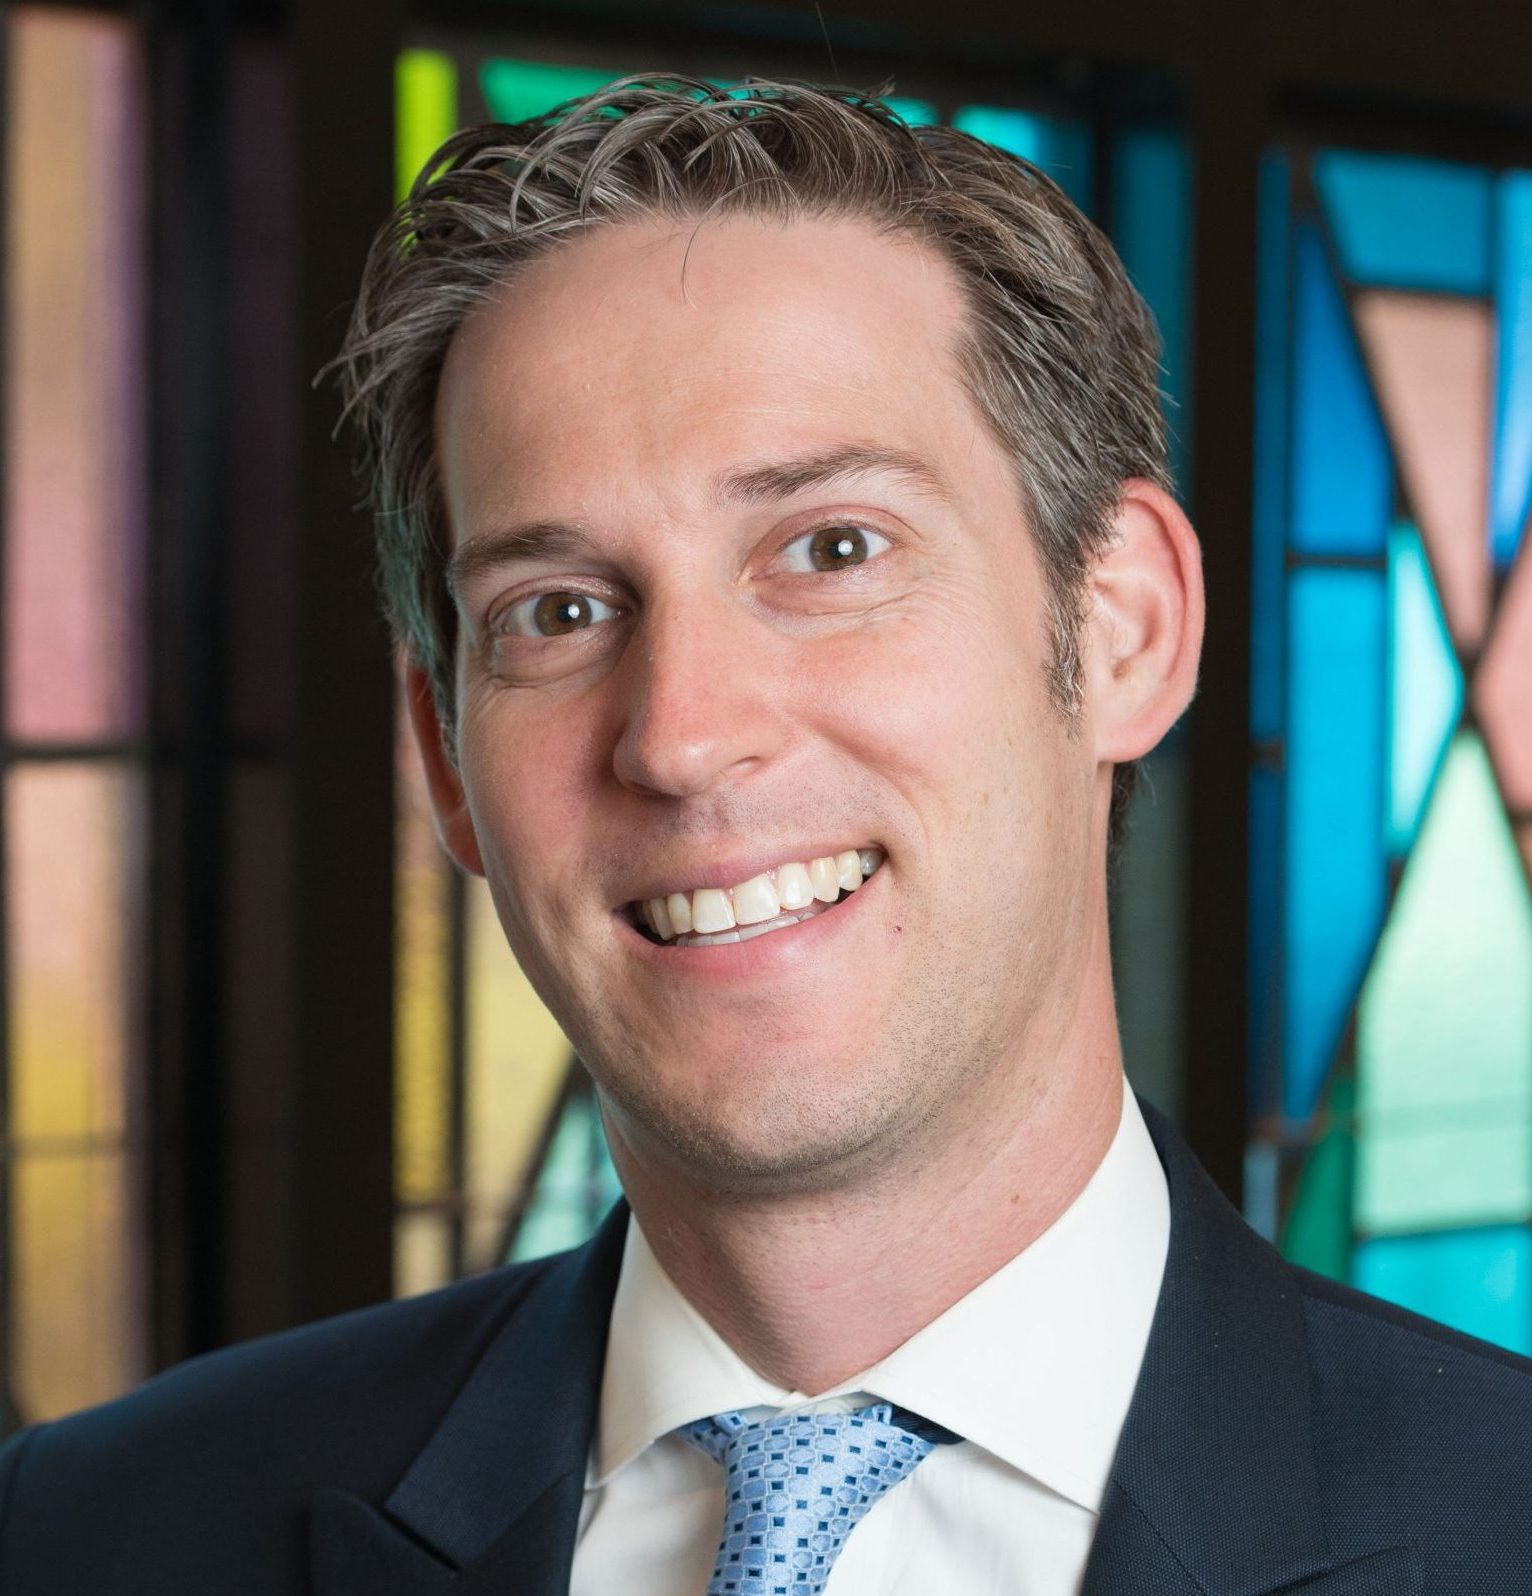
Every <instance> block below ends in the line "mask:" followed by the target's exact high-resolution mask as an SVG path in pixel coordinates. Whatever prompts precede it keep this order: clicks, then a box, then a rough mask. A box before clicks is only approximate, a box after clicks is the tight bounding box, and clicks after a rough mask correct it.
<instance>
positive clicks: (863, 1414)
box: [0, 81, 1532, 1596]
mask: <svg viewBox="0 0 1532 1596" xmlns="http://www.w3.org/2000/svg"><path fill="white" fill-rule="evenodd" d="M444 162H445V164H444V165H442V166H441V167H440V169H439V170H438V171H437V172H436V174H435V176H434V178H433V180H431V181H424V180H423V181H422V182H421V183H419V184H417V185H416V188H415V190H414V192H413V194H412V195H411V198H410V200H409V201H408V202H407V204H406V205H405V206H404V207H403V208H402V209H401V212H400V214H399V216H398V217H397V218H396V221H395V223H394V226H393V228H392V229H391V231H389V232H388V233H386V234H385V235H384V236H383V237H382V238H381V239H380V241H379V243H378V245H377V247H376V248H375V250H374V253H373V256H372V259H371V261H370V263H369V267H368V275H367V279H366V282H365V284H364V289H363V294H362V297H361V300H360V303H359V306H358V310H357V315H356V320H355V323H354V326H353V329H352V334H351V338H350V340H349V343H348V348H347V351H346V355H345V357H344V359H345V363H346V364H345V370H346V373H347V380H348V383H349V389H350V399H351V403H352V405H353V407H354V408H355V410H356V411H357V412H358V414H359V416H360V417H361V420H362V422H363V426H364V430H365V434H366V437H367V439H368V445H369V463H370V468H371V471H372V473H373V477H374V481H375V484H376V491H377V496H378V504H379V509H380V535H381V549H382V559H383V573H384V582H385V589H386V592H387V595H388V599H389V603H390V606H391V610H392V613H393V615H394V618H395V620H396V623H397V625H398V627H399V631H400V635H401V638H402V640H403V644H404V647H405V650H406V656H407V660H408V664H409V673H410V677H409V679H410V689H411V705H412V711H413V717H414V725H415V731H416V734H417V736H418V738H419V741H420V745H421V748H422V750H423V753H424V755H425V760H426V765H427V770H428V773H429V777H430V782H431V788H432V795H433V799H434V802H435V807H436V811H437V815H438V819H439V822H440V827H441V832H442V836H443V839H444V841H445V843H446V845H447V847H448V848H449V849H450V851H451V853H452V855H453V857H454V858H455V859H456V860H457V861H458V862H459V864H460V865H461V866H462V867H463V868H464V869H467V870H472V871H475V872H481V873H483V874H484V875H485V876H486V877H487V879H488V881H489V884H490V887H491V889H492V891H493V894H494V898H495V902H496V905H497V907H498V910H499V913H500V916H501V919H502V922H503V924H504V927H505V930H506V934H507V936H508V938H509V940H510V943H511V946H512V947H513V948H514V950H515V952H516V954H517V956H518V958H519V959H520V960H521V962H522V965H523V967H524V968H525V969H526V970H527V972H528V974H529V976H530V977H531V979H532V980H533V982H534V983H535V985H536V986H537V988H538V990H539V992H540V993H541V994H542V995H543V997H544V998H545V999H546V1001H547V1002H548V1004H549V1005H550V1006H551V1008H552V1009H553V1011H554V1012H555V1013H556V1014H557V1015H558V1016H559V1018H560V1020H561V1021H562V1022H563V1023H564V1025H565V1027H566V1028H567V1030H568V1032H569V1034H570V1036H571V1038H572V1039H573V1041H574V1043H575V1045H576V1047H577V1048H578V1050H579V1053H580V1056H581V1057H582V1059H584V1060H585V1062H586V1064H587V1065H588V1066H589V1068H590V1070H591V1072H592V1074H593V1076H594V1078H595V1080H596V1083H597V1086H598V1088H599V1090H600V1093H601V1101H602V1106H603V1112H604V1116H605V1122H606V1127H607V1132H608V1136H609V1139H610V1142H611V1146H612V1152H613V1157H614V1159H615V1161H616V1164H617V1167H618V1170H619V1172H620V1174H621V1176H622V1181H623V1186H624V1189H625V1191H626V1194H627V1199H628V1203H629V1204H630V1205H631V1217H630V1215H629V1213H628V1211H627V1209H626V1208H622V1209H619V1210H618V1211H617V1213H615V1214H614V1215H613V1217H612V1218H611V1219H610V1220H609V1221H608V1222H607V1224H606V1225H605V1226H604V1228H603V1229H602V1231H601V1232H600V1233H599V1234H598V1235H597V1237H596V1238H595V1240H594V1241H593V1242H592V1243H591V1244H590V1245H589V1246H588V1247H586V1248H584V1249H582V1250H581V1251H579V1252H577V1253H574V1254H571V1255H567V1256H564V1257H562V1258H558V1259H554V1260H551V1261H546V1262H543V1263H538V1264H533V1265H527V1266H522V1267H518V1268H514V1269H508V1270H505V1271H502V1272H500V1273H497V1274H495V1275H493V1276H490V1277H486V1278H483V1279H479V1280H473V1281H469V1282H466V1283H464V1284H463V1285H460V1286H457V1287H454V1288H451V1289H450V1290H448V1291H446V1292H443V1293H438V1294H436V1295H434V1296H431V1297H427V1298H423V1299H420V1300H417V1301H414V1302H409V1303H402V1304H395V1305H391V1306H388V1307H385V1308H382V1309H377V1310H373V1311H371V1312H369V1313H364V1314H360V1315H353V1316H349V1317H347V1318H344V1319H340V1320H337V1321H334V1322H331V1323H328V1324H325V1325H321V1326H317V1327H312V1328H310V1329H307V1330H304V1331H300V1332H297V1333H295V1334H292V1335H288V1336H284V1337H278V1338H275V1339H273V1340H270V1341H267V1342H262V1343H257V1344H255V1345H253V1346H249V1347H245V1348H240V1349H236V1350H235V1351H233V1352H229V1353H225V1354H222V1355H219V1356H217V1357H214V1358H211V1359H208V1360H203V1361H201V1362H200V1363H197V1364H194V1365H192V1366H189V1367H187V1368H186V1369H183V1370H181V1371H177V1372H174V1373H172V1374H170V1375H168V1376H166V1377H164V1378H162V1379H160V1380H158V1381H155V1382H152V1383H151V1384H150V1385H149V1386H148V1387H147V1388H145V1389H144V1390H143V1391H142V1392H140V1393H139V1394H137V1395H135V1396H133V1397H130V1398H128V1399H126V1400H125V1401H123V1402H120V1403H117V1404H114V1405H113V1406H111V1407H109V1408H106V1409H104V1410H102V1411H100V1412H98V1413H95V1414H90V1415H86V1416H84V1417H81V1418H78V1419H72V1420H68V1421H65V1422H63V1423H60V1424H58V1425H54V1426H51V1427H47V1428H44V1429H42V1430H40V1431H38V1432H35V1433H34V1434H32V1435H30V1436H26V1437H23V1438H21V1439H20V1440H19V1441H18V1442H17V1443H15V1444H13V1446H12V1448H11V1449H10V1450H9V1452H8V1453H7V1454H6V1455H5V1486H4V1489H5V1492H6V1495H7V1506H6V1520H5V1531H4V1537H3V1540H0V1588H3V1589H4V1590H5V1591H6V1592H7V1593H12V1592H16V1593H23V1592H33V1591H43V1590H47V1591H49V1592H82V1593H83V1592H86V1591H89V1592H90V1593H91V1596H106V1593H118V1592H130V1591H131V1592H139V1591H151V1590H152V1591H154V1592H156V1593H165V1592H182V1591H184V1592H193V1591H195V1592H199V1593H201V1592H209V1591H217V1592H220V1593H225V1592H246V1591H248V1592H256V1591H260V1592H275V1591H312V1592H316V1593H319V1596H362V1593H364V1592H365V1593H368V1596H375V1593H383V1592H390V1593H394V1592H397V1593H413V1592H421V1593H424V1592H442V1593H446V1592H449V1591H450V1592H463V1593H484V1596H488V1593H490V1592H494V1593H497V1596H509V1593H518V1596H519V1593H528V1596H530V1593H539V1596H553V1593H555V1592H563V1591H566V1590H569V1591H572V1592H574V1593H576V1596H595V1593H598V1592H612V1591H621V1592H623V1593H624V1596H660V1593H664V1596H687V1593H698V1596H700V1593H701V1592H703V1591H707V1592H708V1593H710V1596H715V1593H717V1596H722V1593H725V1592H738V1593H741V1596H757V1593H767V1592H782V1593H784V1596H785V1593H791V1596H809V1593H817V1592H821V1591H826V1590H828V1591H829V1592H830V1596H855V1593H863V1596H866V1593H871V1592H878V1593H880V1596H887V1593H895V1596H898V1593H914V1592H917V1591H918V1592H922V1593H925V1592H932V1591H941V1592H947V1591H953V1592H959V1593H962V1596H1000V1593H1002V1592H1004V1593H1013V1592H1026V1593H1035V1596H1063V1593H1065V1592H1076V1591H1081V1590H1083V1591H1085V1592H1087V1593H1088V1596H1114V1593H1129V1592H1131V1593H1134V1596H1144V1593H1166V1596H1170V1593H1180V1596H1195V1593H1203V1596H1211V1593H1221V1596H1258V1593H1263V1592H1273V1593H1275V1592H1278V1591H1281V1592H1292V1593H1297V1592H1302V1593H1305V1596H1384V1593H1388V1596H1395V1593H1401V1592H1415V1593H1425V1592H1432V1593H1437V1596H1449V1593H1450V1596H1470V1593H1475V1592H1484V1593H1489V1592H1496V1593H1501V1592H1508V1591H1515V1590H1532V1528H1529V1526H1528V1522H1527V1515H1526V1513H1525V1503H1526V1499H1527V1494H1526V1493H1527V1484H1528V1468H1527V1462H1528V1450H1529V1437H1532V1377H1529V1376H1532V1366H1529V1365H1528V1364H1526V1363H1524V1362H1522V1361H1521V1360H1518V1359H1516V1358H1513V1357H1511V1356H1509V1355H1507V1354H1503V1353H1501V1352H1498V1351H1496V1350H1495V1349H1493V1348H1490V1347H1487V1346H1485V1345H1483V1344H1480V1343H1477V1342H1473V1341H1470V1340H1468V1339H1466V1338H1464V1337H1461V1336H1458V1335H1455V1334H1453V1333H1452V1332H1449V1331H1447V1330H1444V1329H1442V1328H1441V1327H1439V1326H1435V1325H1432V1324H1430V1323H1428V1322H1426V1321H1423V1320H1420V1319H1417V1318H1414V1317H1413V1316H1411V1315H1408V1314H1404V1313H1401V1312H1398V1311H1396V1310H1393V1309H1391V1308H1387V1307H1385V1306H1382V1305H1380V1304H1378V1303H1376V1302H1372V1301H1370V1300H1368V1299H1365V1298H1363V1297H1360V1296H1358V1295H1356V1294H1354V1293H1351V1292H1349V1291H1346V1290H1344V1289H1343V1288H1340V1287H1337V1286H1334V1285H1331V1284H1329V1283H1327V1282H1324V1281H1321V1280H1318V1279H1316V1278H1314V1277H1312V1276H1308V1275H1305V1274H1303V1273H1302V1272H1300V1271H1297V1270H1293V1269H1291V1268H1289V1267H1288V1266H1286V1265H1285V1264H1284V1263H1283V1262H1282V1261H1281V1260H1280V1259H1279V1258H1278V1257H1277V1255H1276V1254H1275V1253H1273V1252H1272V1251H1271V1250H1270V1249H1269V1248H1267V1247H1266V1246H1265V1245H1264V1244H1263V1243H1262V1242H1260V1241H1259V1240H1257V1239H1256V1238H1255V1237H1254V1236H1253V1235H1252V1234H1251V1233H1250V1232H1249V1231H1248V1230H1246V1229H1245V1227H1244V1226H1243V1224H1242V1223H1241V1222H1240V1221H1239V1219H1238V1218H1237V1217H1236V1216H1235V1215H1234V1214H1233V1213H1232V1212H1231V1211H1230V1210H1229V1209H1228V1208H1227V1207H1226V1206H1225V1205H1224V1204H1223V1203H1222V1201H1221V1199H1220V1198H1219V1197H1218V1196H1217V1194H1216V1193H1215V1192H1214V1191H1213V1189H1212V1188H1211V1186H1210V1185H1209V1183H1208V1181H1207V1179H1206V1177H1205V1176H1204V1175H1203V1174H1202V1173H1201V1172H1200V1170H1199V1169H1198V1168H1197V1166H1196V1164H1195V1163H1194V1161H1193V1160H1192V1159H1191V1157H1190V1155H1189V1154H1188V1152H1187V1151H1186V1149H1185V1148H1184V1146H1183V1145H1182V1144H1181V1143H1180V1141H1179V1140H1178V1139H1177V1137H1176V1136H1175V1134H1174V1133H1173V1132H1172V1131H1171V1130H1170V1129H1169V1127H1168V1126H1167V1125H1166V1124H1165V1123H1164V1122H1163V1121H1162V1120H1160V1119H1159V1118H1158V1117H1157V1116H1154V1115H1153V1114H1152V1112H1148V1113H1145V1112H1141V1110H1140V1108H1139V1106H1138V1105H1137V1104H1136V1103H1135V1101H1134V1099H1133V1097H1132V1095H1131V1094H1130V1093H1127V1092H1125V1090H1124V1084H1123V1076H1122V1066H1121V1053H1120V1048H1119V1043H1118V1037H1117V1032H1116V1026H1115V1020H1114V1014H1113V1004H1112V984H1111V971H1110V967H1109V960H1108V952H1107V917H1106V857H1107V847H1108V836H1109V831H1110V829H1111V826H1112V823H1113V814H1114V806H1115V804H1117V803H1120V801H1121V795H1122V793H1123V792H1124V790H1125V787H1126V781H1125V779H1124V777H1123V775H1122V772H1123V771H1124V770H1125V769H1127V768H1129V767H1131V764H1132V761H1134V760H1135V759H1136V758H1138V757H1139V756H1141V755H1142V754H1144V753H1145V752H1146V751H1147V750H1149V749H1150V748H1151V747H1153V745H1154V744H1155V743H1156V742H1157V741H1158V739H1159V738H1160V737H1161V736H1162V735H1163V734H1164V732H1165V731H1166V730H1167V729H1168V728H1169V727H1170V726H1171V725H1172V723H1173V722H1174V721H1175V720H1176V719H1177V717H1178V716H1179V715H1180V714H1181V712H1182V711H1183V710H1184V708H1185V707H1186V704H1187V702H1188V700H1189V698H1190V696H1191V693H1192V690H1193V686H1194V679H1195V671H1196V663H1197V655H1198V647H1199V642H1200V634H1201V624H1202V593H1201V585H1200V574H1199V565H1198V554H1197V546H1196V542H1195V539H1194V537H1193V534H1192V532H1191V529H1190V528H1189V526H1188V525H1187V523H1186V520H1185V518H1184V516H1183V515H1182V513H1181V511H1180V509H1179V508H1178V506H1177V505H1176V503H1175V501H1174V499H1173V498H1172V497H1171V496H1170V494H1169V492H1168V491H1167V488H1166V480H1165V465H1164V442H1163V435H1162V427H1161V422H1160V417H1159V409H1158V403H1157V395H1156V392H1155V372H1156V352H1155V343H1154V338H1153V335H1152V331H1151V328H1150V324H1149V321H1148V318H1147V316H1146V314H1145V312H1144V310H1143V307H1142V306H1141V304H1140V303H1139V301H1138V299H1137V297H1136V296H1135V295H1134V293H1133V292H1132V290H1131V289H1130V287H1129V286H1128V284H1127V283H1126V281H1125V279H1124V277H1123V275H1122V271H1121V268H1120V266H1119V265H1118V263H1117V261H1116V260H1115V258H1114V257H1113V255H1112V254H1111V251H1110V249H1109V248H1108V246H1107V245H1106V244H1105V242H1104V241H1103V240H1102V238H1101V236H1100V235H1099V234H1098V233H1097V232H1096V231H1095V230H1094V229H1093V228H1092V227H1090V225H1089V224H1088V223H1086V222H1085V221H1084V220H1083V218H1081V217H1080V216H1079V214H1078V213H1077V212H1075V211H1074V210H1073V208H1072V207H1071V206H1070V205H1069V204H1068V202H1067V201H1066V200H1065V199H1064V198H1063V196H1062V195H1061V194H1060V193H1059V192H1058V191H1057V190H1056V189H1055V188H1053V186H1052V185H1051V184H1049V183H1048V182H1047V181H1046V180H1045V179H1043V178H1042V177H1041V176H1040V175H1039V174H1037V173H1036V172H1035V171H1033V170H1032V169H1031V168H1029V167H1027V166H1026V165H1024V164H1023V163H1021V162H1018V161H1015V160H1013V159H1012V158H1010V157H1008V156H1006V155H1003V154H1002V153H1000V152H998V151H995V150H991V149H988V148H986V147H984V146H982V145H980V144H977V143H976V142H974V141H972V140H970V139H967V138H964V137H963V136H962V135H959V134H955V133H952V132H950V131H945V130H938V129H921V130H919V131H918V132H912V131H910V130H909V129H906V128H904V127H903V126H902V125H900V124H899V123H897V121H895V120H894V119H892V118H891V117H890V116H888V115H887V113H885V112H884V111H883V110H882V109H881V108H880V107H878V106H877V105H875V104H869V103H866V102H864V101H861V100H859V99H858V98H856V97H855V96H848V95H843V94H840V93H833V92H829V91H820V90H814V89H808V88H789V87H770V86H758V87H756V88H755V89H754V90H752V91H751V92H749V93H748V94H746V95H744V96H743V97H739V98H730V97H729V96H726V95H724V94H722V93H719V92H717V91H713V90H710V89H708V88H707V87H706V86H705V85H702V84H694V83H685V82H680V83H676V82H671V83H667V84H654V83H646V82H638V81H635V82H631V83H627V84H624V85H620V86H618V87H617V88H615V89H613V90H611V91H608V92H606V93H604V94H603V95H601V96H599V97H596V98H594V99H592V100H591V101H588V102H585V103H584V104H583V105H577V106H575V107H574V108H573V109H570V110H568V111H567V112H566V113H565V114H564V115H563V116H561V117H559V118H554V119H549V120H547V121H545V122H544V123H542V124H530V125H525V126H519V127H514V128H503V127H501V128H489V129H480V130H476V131H473V132H470V133H467V134H464V135H461V136H459V137H458V138H457V139H455V140H453V141H452V142H451V144H449V146H448V147H447V149H446V151H445V152H444ZM1146 1120H1147V1124H1146Z"/></svg>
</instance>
